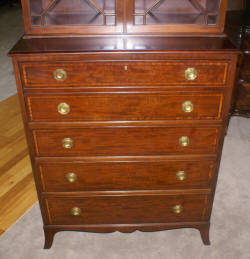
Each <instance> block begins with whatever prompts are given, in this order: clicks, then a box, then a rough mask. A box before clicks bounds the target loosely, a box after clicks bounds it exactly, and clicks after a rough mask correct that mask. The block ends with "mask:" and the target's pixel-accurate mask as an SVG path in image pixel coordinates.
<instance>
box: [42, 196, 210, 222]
mask: <svg viewBox="0 0 250 259" xmlns="http://www.w3.org/2000/svg"><path fill="white" fill-rule="evenodd" d="M207 199H208V197H207V195H203V194H198V195H197V194H196V195H190V194H189V195H150V194H148V195H137V196H132V195H130V196H127V195H126V194H123V195H118V194H117V195H113V196H90V197H77V198H76V197H70V196H67V197H63V198H59V197H58V198H48V199H46V204H47V210H48V218H49V223H50V224H69V225H74V224H76V225H77V224H78V225H81V224H137V223H166V222H179V221H186V222H188V221H201V219H202V217H203V216H204V214H205V212H206V207H205V205H206V202H207ZM176 205H181V206H182V207H181V208H182V211H181V212H180V213H175V212H174V211H173V207H174V206H176ZM75 207H77V208H80V210H81V211H80V212H79V215H76V216H74V215H72V208H75Z"/></svg>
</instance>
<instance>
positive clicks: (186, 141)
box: [179, 136, 189, 147]
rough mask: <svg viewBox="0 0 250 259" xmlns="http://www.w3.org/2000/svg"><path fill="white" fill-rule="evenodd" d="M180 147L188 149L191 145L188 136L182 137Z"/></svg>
mask: <svg viewBox="0 0 250 259" xmlns="http://www.w3.org/2000/svg"><path fill="white" fill-rule="evenodd" d="M179 145H180V146H182V147H187V146H188V145H189V138H188V137H187V136H182V137H180V138H179Z"/></svg>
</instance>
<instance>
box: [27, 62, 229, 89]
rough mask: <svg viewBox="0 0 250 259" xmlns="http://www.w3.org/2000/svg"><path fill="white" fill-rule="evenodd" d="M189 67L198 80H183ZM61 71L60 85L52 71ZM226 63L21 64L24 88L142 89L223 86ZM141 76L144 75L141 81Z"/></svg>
mask: <svg viewBox="0 0 250 259" xmlns="http://www.w3.org/2000/svg"><path fill="white" fill-rule="evenodd" d="M189 67H193V68H195V69H196V70H197V72H198V76H197V78H196V79H195V80H187V79H186V78H185V70H186V69H187V68H189ZM57 69H63V70H64V71H65V72H66V74H67V76H66V78H65V79H64V80H63V81H57V80H56V79H55V78H54V74H53V73H54V71H55V70H57ZM227 72H228V63H227V62H214V61H209V62H207V61H206V62H205V61H193V60H186V61H185V62H169V61H168V62H153V61H152V62H146V61H144V62H134V61H133V62H131V61H127V62H121V61H120V62H79V63H78V62H76V63H73V62H72V63H62V62H57V63H35V62H33V63H24V64H23V65H22V74H23V83H24V85H25V87H48V86H50V87H53V86H56V87H62V86H74V87H77V86H93V87H95V86H117V85H118V86H146V85H161V86H165V85H171V86H172V85H173V86H178V85H180V84H181V85H209V86H211V85H213V86H222V85H225V83H226V80H227ZM145 75H147V76H146V77H145Z"/></svg>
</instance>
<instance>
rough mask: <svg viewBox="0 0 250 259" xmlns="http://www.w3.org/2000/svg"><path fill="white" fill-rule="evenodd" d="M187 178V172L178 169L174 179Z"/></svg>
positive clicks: (181, 179)
mask: <svg viewBox="0 0 250 259" xmlns="http://www.w3.org/2000/svg"><path fill="white" fill-rule="evenodd" d="M186 178H187V174H186V173H185V172H184V171H178V172H177V173H176V179H177V180H179V181H183V180H185V179H186Z"/></svg>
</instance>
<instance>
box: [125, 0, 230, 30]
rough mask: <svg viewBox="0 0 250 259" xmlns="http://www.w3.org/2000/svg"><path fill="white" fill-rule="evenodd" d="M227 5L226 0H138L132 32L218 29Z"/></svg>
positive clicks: (135, 4)
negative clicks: (221, 14) (221, 15)
mask: <svg viewBox="0 0 250 259" xmlns="http://www.w3.org/2000/svg"><path fill="white" fill-rule="evenodd" d="M225 5H226V1H224V0H134V4H133V7H132V8H133V10H132V13H133V15H132V17H131V18H130V19H131V22H130V24H128V32H139V31H140V32H151V31H155V32H161V31H168V32H173V33H174V32H177V33H178V32H180V31H183V32H185V31H186V32H192V31H193V32H199V31H200V32H201V31H202V30H204V29H205V27H207V28H209V29H211V30H212V31H213V28H214V31H216V29H217V30H218V27H219V25H221V24H220V23H221V20H220V19H219V18H220V16H219V14H220V11H222V10H221V9H223V8H225ZM222 18H223V17H222Z"/></svg>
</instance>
